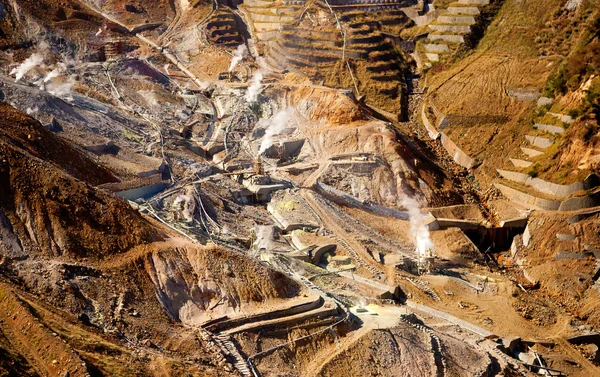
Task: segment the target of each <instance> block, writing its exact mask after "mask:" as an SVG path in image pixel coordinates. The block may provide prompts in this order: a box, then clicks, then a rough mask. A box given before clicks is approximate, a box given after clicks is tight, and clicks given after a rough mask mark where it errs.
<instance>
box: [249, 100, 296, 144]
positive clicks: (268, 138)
mask: <svg viewBox="0 0 600 377" xmlns="http://www.w3.org/2000/svg"><path fill="white" fill-rule="evenodd" d="M295 111H296V109H295V108H293V107H288V108H286V109H284V110H281V111H279V112H278V113H276V114H275V115H273V117H272V118H271V119H270V120H269V126H268V127H267V128H266V129H265V136H264V137H263V139H262V142H261V143H260V148H259V150H258V154H262V153H264V152H265V151H266V150H267V149H269V147H271V145H273V137H274V136H276V135H279V134H281V133H282V132H283V130H285V128H286V127H287V125H288V123H289V121H290V120H291V119H292V117H293V116H294V112H295Z"/></svg>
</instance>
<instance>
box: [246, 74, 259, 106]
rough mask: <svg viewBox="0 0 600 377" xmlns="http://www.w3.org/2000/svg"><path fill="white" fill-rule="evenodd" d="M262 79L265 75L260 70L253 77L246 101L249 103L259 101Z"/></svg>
mask: <svg viewBox="0 0 600 377" xmlns="http://www.w3.org/2000/svg"><path fill="white" fill-rule="evenodd" d="M262 79H263V73H262V71H261V70H260V69H259V70H258V71H256V72H255V73H254V76H252V81H250V86H249V87H248V91H247V92H246V101H248V103H254V102H256V100H257V99H258V94H259V93H260V88H261V81H262Z"/></svg>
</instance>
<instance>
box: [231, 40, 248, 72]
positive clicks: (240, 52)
mask: <svg viewBox="0 0 600 377" xmlns="http://www.w3.org/2000/svg"><path fill="white" fill-rule="evenodd" d="M245 52H246V46H245V45H239V46H238V48H236V49H235V51H234V52H233V58H232V59H231V64H229V72H231V71H233V69H234V68H235V66H236V65H238V63H239V62H241V61H242V59H243V58H244V53H245Z"/></svg>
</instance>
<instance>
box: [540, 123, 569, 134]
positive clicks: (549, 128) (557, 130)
mask: <svg viewBox="0 0 600 377" xmlns="http://www.w3.org/2000/svg"><path fill="white" fill-rule="evenodd" d="M533 127H535V128H537V129H538V130H542V131H546V132H550V133H551V134H562V133H563V132H565V129H564V128H562V127H558V126H552V125H549V124H542V123H536V124H534V125H533Z"/></svg>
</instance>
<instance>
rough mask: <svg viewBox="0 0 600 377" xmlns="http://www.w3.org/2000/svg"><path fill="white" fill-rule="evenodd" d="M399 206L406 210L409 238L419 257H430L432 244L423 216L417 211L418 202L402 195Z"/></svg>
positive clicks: (432, 248)
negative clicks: (408, 221)
mask: <svg viewBox="0 0 600 377" xmlns="http://www.w3.org/2000/svg"><path fill="white" fill-rule="evenodd" d="M401 205H402V206H403V207H404V208H406V210H407V211H408V214H409V216H410V237H411V239H412V241H413V244H414V245H415V248H416V250H417V253H419V256H420V257H426V256H431V255H429V254H431V253H432V252H433V250H434V247H435V246H434V245H433V242H431V238H430V235H429V228H427V226H426V225H425V224H424V223H423V220H424V218H425V216H424V215H423V214H422V213H421V211H420V210H419V202H417V201H416V200H415V199H414V198H412V197H410V196H408V195H406V194H404V195H403V196H402V202H401Z"/></svg>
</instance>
